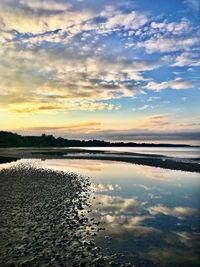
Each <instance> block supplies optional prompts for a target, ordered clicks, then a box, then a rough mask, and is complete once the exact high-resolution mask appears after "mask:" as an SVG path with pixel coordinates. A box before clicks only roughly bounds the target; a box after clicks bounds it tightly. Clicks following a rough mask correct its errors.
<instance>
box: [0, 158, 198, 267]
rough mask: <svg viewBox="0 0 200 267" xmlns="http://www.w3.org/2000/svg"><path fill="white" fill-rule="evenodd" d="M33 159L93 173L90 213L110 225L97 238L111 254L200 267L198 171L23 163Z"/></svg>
mask: <svg viewBox="0 0 200 267" xmlns="http://www.w3.org/2000/svg"><path fill="white" fill-rule="evenodd" d="M27 161H28V162H36V164H37V165H39V166H42V167H47V168H52V169H56V170H64V171H70V172H76V173H80V174H83V175H86V176H89V177H91V181H92V183H93V186H92V189H93V191H94V193H93V195H94V197H95V198H93V197H92V199H91V201H92V213H91V214H90V216H93V217H97V218H98V219H100V220H101V222H102V225H103V227H105V231H101V232H99V234H98V235H97V237H96V238H95V242H96V245H98V246H99V247H101V248H103V250H105V254H106V253H108V252H109V251H110V252H111V253H112V254H113V253H122V254H124V255H125V256H124V257H122V260H123V259H124V260H125V261H126V262H127V261H130V262H131V263H134V264H136V266H161V267H162V266H199V263H200V259H199V257H198V254H199V251H198V250H199V249H198V248H199V247H200V246H199V208H200V204H199V203H200V197H199V189H200V175H199V174H198V173H189V172H183V171H173V170H166V169H161V168H155V167H147V166H139V165H134V164H129V163H121V162H111V161H103V160H102V161H99V160H66V159H65V160H64V159H63V160H61V159H55V160H43V161H41V160H20V161H18V162H27ZM11 164H12V163H11ZM11 164H3V165H1V166H8V167H9V166H10V165H11ZM14 164H15V163H14ZM105 236H106V237H105ZM119 257H121V256H119Z"/></svg>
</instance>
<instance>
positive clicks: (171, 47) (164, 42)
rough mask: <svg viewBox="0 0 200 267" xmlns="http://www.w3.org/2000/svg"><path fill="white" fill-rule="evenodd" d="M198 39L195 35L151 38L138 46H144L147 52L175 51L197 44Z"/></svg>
mask: <svg viewBox="0 0 200 267" xmlns="http://www.w3.org/2000/svg"><path fill="white" fill-rule="evenodd" d="M198 42H199V39H198V38H196V37H190V38H184V37H179V38H172V37H171V38H163V37H158V38H151V39H149V40H147V41H145V42H143V43H140V44H139V45H138V46H139V47H145V49H146V51H147V53H153V52H158V51H159V52H162V53H163V52H176V51H182V50H186V51H187V50H188V49H189V48H190V47H192V46H194V45H195V44H198Z"/></svg>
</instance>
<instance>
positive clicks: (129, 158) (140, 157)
mask: <svg viewBox="0 0 200 267" xmlns="http://www.w3.org/2000/svg"><path fill="white" fill-rule="evenodd" d="M0 157H1V158H5V157H6V158H7V159H8V158H12V159H13V160H14V159H22V158H23V159H30V158H33V159H34V158H37V159H38V158H40V159H80V160H81V159H91V160H92V159H94V160H110V161H121V162H128V163H133V164H139V165H147V166H152V167H160V168H164V169H172V170H181V171H189V172H200V164H199V159H195V160H196V161H195V160H194V159H193V160H191V159H185V158H184V159H183V158H174V157H166V156H163V155H157V154H144V153H127V152H114V151H99V150H84V149H54V148H38V149H36V148H19V149H16V148H9V149H8V148H7V149H0Z"/></svg>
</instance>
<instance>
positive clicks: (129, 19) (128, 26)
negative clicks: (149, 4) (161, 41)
mask: <svg viewBox="0 0 200 267" xmlns="http://www.w3.org/2000/svg"><path fill="white" fill-rule="evenodd" d="M147 21H148V18H147V16H145V15H143V14H141V13H139V12H137V11H132V12H131V13H120V12H117V13H116V14H115V15H113V16H110V17H108V18H107V21H106V22H105V23H103V24H102V26H101V29H102V30H113V29H117V28H121V27H123V28H124V29H125V30H136V29H138V28H140V27H141V26H143V25H144V24H145V23H146V22H147Z"/></svg>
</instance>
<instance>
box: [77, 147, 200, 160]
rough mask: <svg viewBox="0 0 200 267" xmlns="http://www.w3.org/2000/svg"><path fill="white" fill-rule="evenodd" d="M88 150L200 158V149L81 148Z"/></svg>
mask: <svg viewBox="0 0 200 267" xmlns="http://www.w3.org/2000/svg"><path fill="white" fill-rule="evenodd" d="M79 148H80V149H87V150H103V151H104V150H105V151H117V152H133V153H145V154H158V155H164V156H167V157H180V158H200V148H199V147H79Z"/></svg>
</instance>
